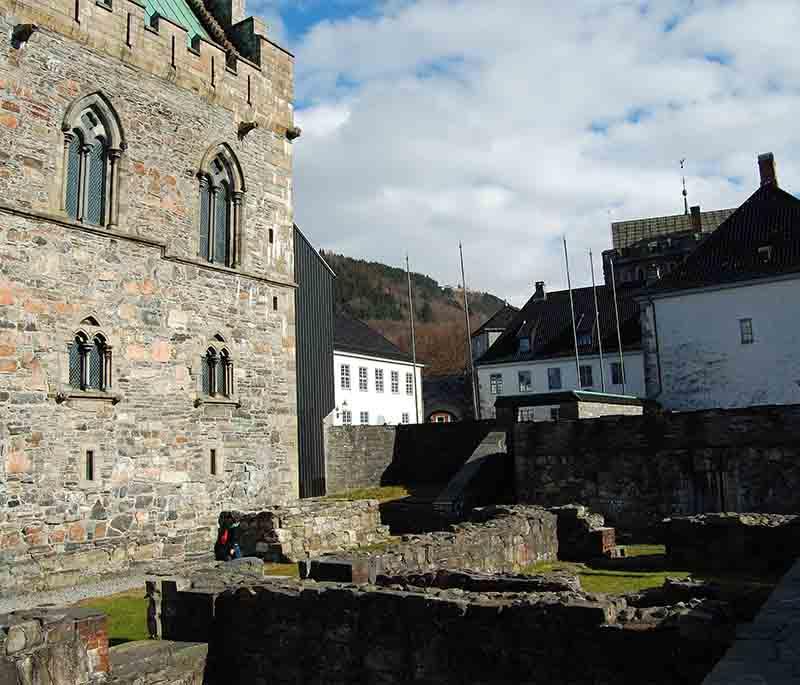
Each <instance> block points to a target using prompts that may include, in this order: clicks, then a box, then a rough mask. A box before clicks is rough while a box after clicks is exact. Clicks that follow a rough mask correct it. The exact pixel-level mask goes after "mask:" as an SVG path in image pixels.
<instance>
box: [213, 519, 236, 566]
mask: <svg viewBox="0 0 800 685" xmlns="http://www.w3.org/2000/svg"><path fill="white" fill-rule="evenodd" d="M241 556H242V550H241V548H240V547H239V521H237V520H236V519H235V518H234V517H233V515H232V514H230V513H222V514H220V515H219V532H218V533H217V542H216V543H215V544H214V558H215V559H216V560H217V561H231V560H233V559H239V558H241Z"/></svg>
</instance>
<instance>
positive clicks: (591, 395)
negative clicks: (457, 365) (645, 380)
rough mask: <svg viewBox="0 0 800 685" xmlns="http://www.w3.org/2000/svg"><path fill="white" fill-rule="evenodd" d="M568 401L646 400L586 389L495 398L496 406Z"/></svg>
mask: <svg viewBox="0 0 800 685" xmlns="http://www.w3.org/2000/svg"><path fill="white" fill-rule="evenodd" d="M567 402H590V403H601V404H620V405H629V406H635V407H641V406H643V405H644V401H643V400H641V399H639V398H638V397H633V396H632V395H615V394H613V393H607V392H588V391H586V390H564V391H562V392H541V393H533V394H530V393H526V394H524V395H502V396H501V397H498V398H497V399H496V400H495V405H494V406H495V407H496V408H498V409H500V408H504V407H546V406H548V405H554V404H565V403H567Z"/></svg>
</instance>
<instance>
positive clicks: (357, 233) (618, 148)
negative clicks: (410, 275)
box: [248, 0, 800, 303]
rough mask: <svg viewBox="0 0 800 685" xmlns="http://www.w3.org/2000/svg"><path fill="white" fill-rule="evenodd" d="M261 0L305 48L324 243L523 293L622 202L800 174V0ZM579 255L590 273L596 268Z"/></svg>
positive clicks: (301, 180) (656, 201) (282, 34)
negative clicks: (774, 166)
mask: <svg viewBox="0 0 800 685" xmlns="http://www.w3.org/2000/svg"><path fill="white" fill-rule="evenodd" d="M768 5H769V11H765V8H766V5H765V4H764V3H763V2H760V1H757V0H675V1H671V0H650V1H644V0H615V2H608V1H607V0H574V2H570V3H564V2H561V1H556V0H541V2H531V1H530V0H381V1H379V2H367V1H365V0H328V1H322V0H301V1H300V2H290V1H289V0H249V2H248V11H249V12H252V13H257V14H261V15H263V16H264V18H265V19H266V21H267V23H268V25H269V26H270V31H271V35H272V36H273V38H275V39H276V40H278V41H279V42H281V43H282V44H284V45H286V46H287V47H288V48H289V49H290V50H292V51H293V52H294V53H295V55H296V62H295V71H296V73H295V76H296V78H295V81H296V102H295V105H296V119H297V123H298V124H299V125H300V126H301V127H302V128H303V136H302V137H301V138H300V139H299V140H298V141H296V143H295V144H294V147H293V151H294V155H295V194H294V202H295V215H296V219H297V221H298V223H299V224H300V225H301V226H302V227H303V230H304V231H305V233H306V234H307V235H309V236H310V237H311V239H312V240H313V241H314V242H315V243H316V244H317V245H319V246H321V247H325V248H326V249H332V250H337V251H341V252H344V253H345V254H349V255H352V256H355V257H363V258H368V259H377V260H381V261H384V262H386V263H390V264H395V265H399V264H400V263H401V262H402V261H403V259H404V256H405V254H406V252H408V253H409V255H410V258H411V262H412V267H413V268H415V269H416V270H419V271H422V272H425V273H429V274H430V275H431V276H433V277H435V278H437V279H438V280H439V281H440V282H443V283H451V284H454V283H456V282H457V281H458V254H457V246H458V242H459V241H462V242H463V243H464V250H465V259H466V265H467V269H468V272H469V273H468V277H469V280H470V285H471V286H474V287H478V288H481V289H485V290H490V291H492V292H495V293H496V294H498V295H500V296H502V297H506V298H508V299H510V300H511V301H513V302H515V303H521V302H522V301H524V300H525V299H526V298H527V296H528V295H529V294H530V291H531V288H532V286H533V283H534V282H535V281H537V280H545V281H546V282H547V283H548V287H550V288H551V289H553V288H558V287H562V286H563V285H564V274H563V268H562V266H561V264H562V259H561V255H560V253H559V246H560V236H561V235H566V236H567V237H568V240H569V242H570V248H571V251H572V252H574V253H575V256H574V257H573V258H572V260H571V261H574V262H575V263H576V264H580V263H581V261H582V255H585V254H586V251H587V250H588V249H592V250H594V251H595V253H599V252H600V251H602V250H603V249H606V248H608V247H609V246H610V227H609V222H610V221H613V220H623V219H630V218H636V217H641V216H655V215H662V214H670V213H679V212H680V211H682V199H681V195H680V167H679V160H680V159H682V158H686V160H687V161H686V176H687V184H688V188H689V201H690V203H691V204H699V205H700V206H701V208H702V209H719V208H724V207H732V206H738V205H739V204H741V202H743V201H744V200H745V199H746V198H747V197H748V196H749V194H750V193H751V192H752V191H753V190H754V189H755V187H756V184H757V179H756V175H757V172H756V157H757V155H758V154H759V153H761V152H767V151H771V152H774V153H775V156H776V159H777V161H778V172H779V178H780V181H781V185H782V186H783V187H785V188H787V189H790V190H791V189H792V188H794V187H796V185H797V178H798V176H800V127H798V126H797V125H796V123H795V122H796V119H797V112H798V111H800V50H798V49H797V45H796V36H797V35H798V34H800V12H797V8H796V2H795V0H770V1H769V3H768ZM584 272H585V273H578V274H576V275H575V280H576V281H577V282H578V283H579V284H585V283H587V282H588V281H589V274H588V269H584Z"/></svg>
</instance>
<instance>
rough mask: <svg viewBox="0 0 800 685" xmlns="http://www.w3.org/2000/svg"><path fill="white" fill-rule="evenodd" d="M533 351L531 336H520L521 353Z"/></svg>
mask: <svg viewBox="0 0 800 685" xmlns="http://www.w3.org/2000/svg"><path fill="white" fill-rule="evenodd" d="M530 351H531V339H530V338H527V337H525V338H520V339H519V353H520V354H527V353H528V352H530Z"/></svg>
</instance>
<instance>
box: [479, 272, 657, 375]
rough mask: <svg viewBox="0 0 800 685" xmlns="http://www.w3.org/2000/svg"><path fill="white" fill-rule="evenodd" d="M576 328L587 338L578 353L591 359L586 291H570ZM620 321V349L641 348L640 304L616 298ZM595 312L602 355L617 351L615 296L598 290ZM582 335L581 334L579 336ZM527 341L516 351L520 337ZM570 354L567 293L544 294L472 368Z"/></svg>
mask: <svg viewBox="0 0 800 685" xmlns="http://www.w3.org/2000/svg"><path fill="white" fill-rule="evenodd" d="M572 296H573V299H574V302H575V324H576V327H577V331H578V336H579V337H585V334H587V333H588V334H589V336H590V343H589V344H587V345H579V347H578V351H579V353H581V354H596V353H597V351H598V344H597V335H596V334H595V332H594V329H595V308H594V296H593V294H592V289H591V288H575V289H573V291H572ZM617 296H618V301H619V320H620V330H621V333H622V347H623V349H624V350H638V349H640V348H641V342H642V330H641V326H640V323H639V305H638V304H637V303H636V302H635V301H634V300H632V299H630V298H629V297H625V296H623V295H622V294H620V293H617ZM597 301H598V309H599V310H600V330H601V332H602V342H603V350H604V351H607V352H613V351H614V350H617V349H618V343H617V328H616V318H615V315H614V297H613V293H612V289H611V288H610V287H608V286H605V285H599V286H597ZM582 334H583V335H582ZM525 337H527V338H530V340H531V346H530V351H528V352H525V351H521V349H520V344H519V340H520V338H525ZM574 353H575V343H574V339H573V333H572V321H571V317H570V304H569V291H568V290H559V291H556V292H549V293H547V294H546V296H545V297H544V298H542V297H541V296H540V295H538V294H535V295H534V296H533V297H531V299H530V300H528V302H527V303H526V304H525V306H524V307H523V308H522V309H521V310H520V311H519V312H517V313H516V315H515V316H514V318H513V320H512V321H511V323H510V324H509V326H508V327H507V328H506V330H505V332H504V333H503V334H502V335H501V336H500V337H499V338H498V339H497V341H496V342H495V343H494V345H492V346H491V347H490V348H489V350H488V351H487V352H486V353H485V354H484V355H483V356H482V357H481V358H480V359H478V360H477V361H476V362H475V363H476V364H477V365H482V364H496V363H502V362H515V361H535V360H537V359H548V358H552V357H562V356H569V355H572V354H574Z"/></svg>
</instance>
